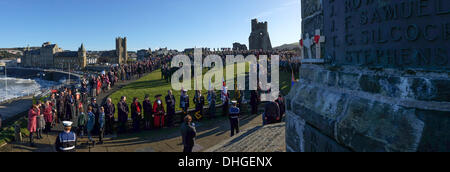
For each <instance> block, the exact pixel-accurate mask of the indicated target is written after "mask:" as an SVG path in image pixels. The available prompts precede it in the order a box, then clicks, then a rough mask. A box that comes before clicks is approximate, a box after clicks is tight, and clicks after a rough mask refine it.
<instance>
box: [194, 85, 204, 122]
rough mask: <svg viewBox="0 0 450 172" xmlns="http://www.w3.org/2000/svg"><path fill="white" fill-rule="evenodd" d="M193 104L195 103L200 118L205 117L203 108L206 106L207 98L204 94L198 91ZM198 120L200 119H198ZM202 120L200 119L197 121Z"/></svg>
mask: <svg viewBox="0 0 450 172" xmlns="http://www.w3.org/2000/svg"><path fill="white" fill-rule="evenodd" d="M193 102H194V103H195V112H196V113H199V114H200V116H199V117H200V118H201V116H203V107H204V106H205V97H204V96H203V95H202V92H201V91H199V90H197V91H196V92H195V96H194V99H193ZM196 118H198V117H196ZM197 120H200V119H197Z"/></svg>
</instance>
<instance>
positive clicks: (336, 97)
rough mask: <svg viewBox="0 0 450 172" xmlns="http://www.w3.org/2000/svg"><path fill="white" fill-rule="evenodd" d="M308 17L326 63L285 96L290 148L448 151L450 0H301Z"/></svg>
mask: <svg viewBox="0 0 450 172" xmlns="http://www.w3.org/2000/svg"><path fill="white" fill-rule="evenodd" d="M405 12H406V13H405ZM409 12H410V13H409ZM405 14H406V15H405ZM302 19H303V20H302V32H303V33H302V38H303V39H305V38H309V37H308V36H307V35H309V36H313V35H317V34H316V31H320V34H321V35H320V36H324V37H326V42H325V43H324V46H322V47H321V48H323V49H322V50H321V51H322V54H325V57H324V58H325V64H324V65H321V66H318V65H307V64H302V67H301V69H300V81H299V83H297V84H296V85H295V86H294V87H293V88H292V89H291V92H290V94H289V95H288V96H287V98H286V102H287V109H288V112H287V116H288V117H287V120H286V122H287V125H286V144H287V148H288V151H327V150H333V151H342V150H350V151H361V152H384V151H394V152H397V151H401V152H403V151H404V152H414V151H450V146H449V145H450V132H448V131H450V130H449V127H450V77H449V76H450V75H449V71H450V63H449V62H450V59H449V58H450V54H449V52H450V51H449V50H448V48H449V47H450V1H443V0H429V1H411V0H397V1H388V0H371V1H363V0H343V1H335V0H332V1H323V0H302ZM322 34H323V35H322ZM316 38H317V37H316ZM319 38H320V37H319ZM316 41H317V40H316ZM306 43H307V44H306V45H305V46H306V47H308V48H309V46H310V45H311V44H310V39H308V40H306ZM315 45H316V44H314V45H313V47H311V49H314V48H315V47H314V46H315ZM318 45H321V44H318ZM308 48H306V49H308ZM312 53H315V52H314V51H312ZM305 56H306V57H304V58H313V57H315V55H309V52H308V53H305ZM309 56H312V57H309ZM330 145H331V146H330ZM335 145H337V146H336V149H329V148H330V147H332V148H334V146H335Z"/></svg>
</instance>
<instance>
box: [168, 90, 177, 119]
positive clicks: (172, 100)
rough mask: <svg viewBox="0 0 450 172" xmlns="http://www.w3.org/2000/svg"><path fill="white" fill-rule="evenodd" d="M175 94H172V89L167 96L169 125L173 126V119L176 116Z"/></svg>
mask: <svg viewBox="0 0 450 172" xmlns="http://www.w3.org/2000/svg"><path fill="white" fill-rule="evenodd" d="M175 103H176V100H175V96H173V94H172V90H169V91H168V93H167V96H166V105H167V126H168V127H173V122H174V121H173V120H174V117H175Z"/></svg>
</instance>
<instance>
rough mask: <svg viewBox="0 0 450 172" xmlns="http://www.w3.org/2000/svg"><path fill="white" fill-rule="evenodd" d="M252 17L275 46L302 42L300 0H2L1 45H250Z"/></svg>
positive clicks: (133, 47)
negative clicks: (264, 25)
mask: <svg viewBox="0 0 450 172" xmlns="http://www.w3.org/2000/svg"><path fill="white" fill-rule="evenodd" d="M252 18H258V20H260V21H268V22H269V34H270V37H271V41H272V44H273V46H279V45H282V44H285V43H293V42H298V40H299V38H300V32H301V27H300V26H301V24H300V20H301V19H300V18H301V17H300V0H126V1H125V0H0V21H1V22H2V24H1V25H0V48H9V47H24V46H27V45H30V46H40V45H41V44H42V43H43V42H46V41H50V42H52V43H57V44H58V45H59V46H60V47H62V48H63V49H65V50H76V49H77V48H78V47H79V46H80V44H81V43H84V44H85V47H86V48H87V49H88V50H112V49H115V42H114V40H115V37H118V36H126V37H127V38H128V50H132V51H135V50H139V49H143V48H152V49H155V48H159V47H168V48H172V49H178V50H183V49H184V48H189V47H194V46H196V47H210V48H219V47H220V48H221V47H231V46H232V43H234V42H240V43H244V44H247V45H248V37H249V35H250V32H251V23H250V20H251V19H252Z"/></svg>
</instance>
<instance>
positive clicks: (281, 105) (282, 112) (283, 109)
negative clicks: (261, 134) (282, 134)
mask: <svg viewBox="0 0 450 172" xmlns="http://www.w3.org/2000/svg"><path fill="white" fill-rule="evenodd" d="M275 102H276V103H277V104H278V107H279V108H280V119H279V120H278V122H281V120H283V116H284V115H285V113H286V106H285V104H284V99H283V97H282V95H281V94H280V95H279V96H278V99H277V100H275Z"/></svg>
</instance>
